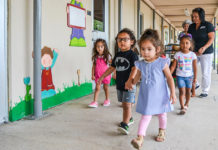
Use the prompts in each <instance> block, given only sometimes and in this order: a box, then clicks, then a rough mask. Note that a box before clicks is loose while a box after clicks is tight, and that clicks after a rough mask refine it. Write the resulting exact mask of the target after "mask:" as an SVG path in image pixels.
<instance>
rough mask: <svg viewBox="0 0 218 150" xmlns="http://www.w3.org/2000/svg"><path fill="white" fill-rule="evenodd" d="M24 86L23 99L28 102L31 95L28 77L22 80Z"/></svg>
mask: <svg viewBox="0 0 218 150" xmlns="http://www.w3.org/2000/svg"><path fill="white" fill-rule="evenodd" d="M23 82H24V84H25V85H26V95H25V97H24V99H25V101H27V102H28V101H30V100H31V99H32V94H30V90H31V85H30V84H29V83H30V77H25V78H24V79H23Z"/></svg>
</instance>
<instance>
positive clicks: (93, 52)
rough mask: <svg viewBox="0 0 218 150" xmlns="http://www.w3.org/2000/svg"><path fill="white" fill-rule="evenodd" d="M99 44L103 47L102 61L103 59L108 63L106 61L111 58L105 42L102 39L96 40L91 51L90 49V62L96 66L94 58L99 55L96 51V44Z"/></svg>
mask: <svg viewBox="0 0 218 150" xmlns="http://www.w3.org/2000/svg"><path fill="white" fill-rule="evenodd" d="M99 42H102V43H103V45H104V52H103V55H104V59H105V61H106V63H109V60H108V59H109V56H112V55H111V54H110V52H109V49H108V46H107V43H106V41H105V40H104V39H97V40H96V41H95V43H94V47H93V49H92V62H93V63H94V64H96V57H97V56H98V55H99V54H98V51H97V44H98V43H99Z"/></svg>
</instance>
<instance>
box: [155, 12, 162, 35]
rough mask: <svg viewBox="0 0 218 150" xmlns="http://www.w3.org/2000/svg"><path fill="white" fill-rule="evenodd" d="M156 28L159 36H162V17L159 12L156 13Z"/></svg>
mask: <svg viewBox="0 0 218 150" xmlns="http://www.w3.org/2000/svg"><path fill="white" fill-rule="evenodd" d="M155 29H156V30H157V31H158V33H159V36H160V38H161V30H162V27H161V17H160V16H159V15H158V14H157V13H155Z"/></svg>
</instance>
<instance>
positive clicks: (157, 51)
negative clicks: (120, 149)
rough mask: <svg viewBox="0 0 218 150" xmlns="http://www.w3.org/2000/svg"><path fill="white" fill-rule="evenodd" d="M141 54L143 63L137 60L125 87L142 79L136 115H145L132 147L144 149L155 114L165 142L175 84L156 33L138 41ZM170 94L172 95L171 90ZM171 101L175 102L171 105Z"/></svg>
mask: <svg viewBox="0 0 218 150" xmlns="http://www.w3.org/2000/svg"><path fill="white" fill-rule="evenodd" d="M138 44H139V47H140V53H141V56H142V57H143V60H140V61H136V62H135V66H136V70H134V71H135V72H136V74H135V73H131V75H132V76H130V79H129V80H128V82H127V84H126V88H127V89H131V88H132V86H133V85H135V84H136V83H137V82H138V81H139V79H140V78H141V84H140V90H139V96H138V102H137V105H136V112H138V113H140V114H142V117H141V120H140V123H139V128H138V137H137V138H135V139H133V140H132V141H131V144H132V145H133V146H134V147H135V148H137V149H139V148H141V147H142V143H143V139H144V136H145V135H146V130H147V127H148V125H149V122H150V120H151V118H152V116H153V115H158V118H159V134H158V136H157V137H156V140H157V141H158V142H162V141H164V139H165V129H166V124H167V112H170V111H172V109H173V107H172V106H171V103H172V104H173V103H175V101H176V95H175V85H174V81H173V78H172V75H171V73H170V69H169V66H168V62H169V60H168V59H166V58H161V57H160V56H161V54H162V51H163V45H162V43H161V40H160V38H159V36H158V33H157V31H156V30H152V29H147V30H146V31H145V32H144V33H143V34H142V36H141V38H140V40H139V43H138ZM168 87H169V89H170V93H169V89H168ZM171 100H172V102H171Z"/></svg>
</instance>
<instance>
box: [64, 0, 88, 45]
mask: <svg viewBox="0 0 218 150" xmlns="http://www.w3.org/2000/svg"><path fill="white" fill-rule="evenodd" d="M67 16H68V17H67V18H68V27H70V28H72V33H71V37H70V44H69V45H70V46H76V47H86V41H85V37H84V29H85V28H86V10H85V9H84V7H83V4H82V0H71V3H70V4H67Z"/></svg>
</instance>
